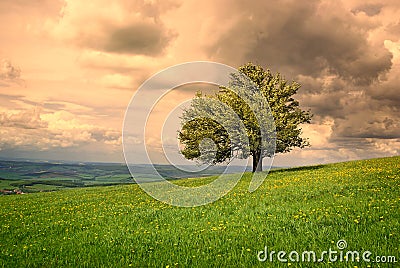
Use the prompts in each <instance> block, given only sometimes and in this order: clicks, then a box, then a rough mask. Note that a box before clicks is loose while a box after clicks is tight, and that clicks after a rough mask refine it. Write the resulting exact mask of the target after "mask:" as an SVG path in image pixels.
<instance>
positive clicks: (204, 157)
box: [178, 63, 312, 172]
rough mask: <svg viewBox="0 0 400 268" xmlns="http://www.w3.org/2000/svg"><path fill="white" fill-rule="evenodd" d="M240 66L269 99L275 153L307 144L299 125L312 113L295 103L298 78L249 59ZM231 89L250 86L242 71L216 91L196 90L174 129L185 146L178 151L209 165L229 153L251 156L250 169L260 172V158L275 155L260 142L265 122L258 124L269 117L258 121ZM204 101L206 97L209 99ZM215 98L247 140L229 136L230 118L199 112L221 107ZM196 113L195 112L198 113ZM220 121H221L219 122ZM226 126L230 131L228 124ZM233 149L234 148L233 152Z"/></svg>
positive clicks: (257, 88) (217, 161) (237, 134)
mask: <svg viewBox="0 0 400 268" xmlns="http://www.w3.org/2000/svg"><path fill="white" fill-rule="evenodd" d="M238 71H239V72H240V73H241V74H244V75H246V77H248V78H249V79H250V80H251V81H252V82H253V83H254V84H255V86H256V87H253V88H255V89H254V90H257V91H258V92H259V93H261V96H263V97H264V98H265V99H266V100H267V102H268V104H269V107H270V114H272V116H273V118H274V122H275V129H274V130H275V133H276V140H275V141H276V145H275V146H276V147H275V148H274V153H286V152H290V151H291V150H292V149H294V148H295V147H298V148H304V147H306V146H309V145H310V144H309V143H308V141H307V139H306V138H303V137H301V133H302V130H301V128H300V124H304V123H310V122H311V117H312V114H311V113H310V112H309V111H304V110H302V109H301V108H299V102H298V101H297V100H295V99H294V98H293V95H295V94H296V93H297V91H298V90H299V88H300V87H301V85H300V84H298V83H296V82H292V83H288V82H287V81H286V80H285V79H284V78H283V77H282V76H281V74H279V73H277V74H275V75H273V74H272V73H271V72H270V70H264V69H263V68H262V67H261V66H259V65H254V64H253V63H247V64H245V65H243V66H241V67H239V69H238ZM232 88H240V89H244V90H252V88H249V87H248V86H247V85H246V83H245V82H244V80H243V79H241V78H240V76H238V75H234V74H233V75H232V77H231V82H230V84H229V85H228V87H221V88H220V90H219V91H218V92H217V93H215V94H213V95H203V94H202V93H201V92H198V93H197V94H196V96H195V98H194V99H193V101H192V104H191V107H190V108H188V109H186V110H185V111H184V113H183V116H182V118H181V119H182V129H181V131H180V132H179V133H178V138H179V140H180V142H181V143H182V144H183V145H184V148H183V149H182V150H181V153H182V154H183V155H184V156H185V158H187V159H197V160H199V161H201V162H210V163H212V164H216V163H221V162H224V161H226V160H229V159H231V158H232V157H238V158H248V157H249V156H252V159H253V172H256V171H262V159H263V158H264V157H271V156H272V155H273V154H271V150H270V144H264V143H263V140H264V139H263V138H262V131H261V129H262V128H263V127H264V126H263V125H260V124H267V121H268V120H263V122H259V121H260V120H257V114H255V112H254V105H252V104H250V105H249V103H248V102H246V101H245V100H243V99H242V98H241V97H239V95H238V94H237V92H238V91H237V90H236V91H235V90H232ZM254 93H256V92H254ZM207 100H209V101H208V102H207ZM210 100H214V102H211V103H212V105H210ZM216 103H222V104H225V105H226V106H229V107H230V108H231V109H232V110H233V111H234V112H235V113H236V114H237V116H238V117H239V118H240V120H241V122H242V123H243V125H244V127H245V129H246V135H247V138H248V144H247V145H245V144H244V143H243V142H241V141H242V140H243V139H242V137H241V134H240V133H239V132H235V134H234V135H229V134H232V133H230V132H232V131H235V129H236V128H235V125H237V124H238V123H237V122H234V120H233V119H232V118H231V119H227V118H225V117H224V119H223V120H222V119H218V120H216V119H213V118H209V117H208V118H207V116H203V117H202V116H199V115H201V114H204V113H205V111H209V110H213V109H214V110H217V111H218V110H221V107H219V106H218V105H217V104H216ZM259 103H260V102H258V103H257V104H255V105H256V106H257V105H258V106H257V108H258V109H264V110H265V109H268V107H260V104H259ZM250 106H252V107H250ZM213 114H218V112H215V111H214V113H213ZM194 115H197V117H196V116H194ZM221 122H223V123H222V124H221ZM227 126H228V128H229V131H227V129H226V128H227ZM267 129H271V126H268V128H267ZM236 136H239V138H238V139H236V140H233V139H235V138H232V137H236ZM202 141H203V142H202ZM204 141H207V142H204ZM211 141H212V142H211ZM210 143H213V146H214V148H213V149H212V150H211V149H210V148H212V146H211V145H210ZM210 146H211V147H210ZM268 146H269V147H268ZM232 152H236V153H234V154H233V153H232ZM211 156H212V157H213V159H212V160H211V159H210V158H211Z"/></svg>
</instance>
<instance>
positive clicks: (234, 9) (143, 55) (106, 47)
mask: <svg viewBox="0 0 400 268" xmlns="http://www.w3.org/2000/svg"><path fill="white" fill-rule="evenodd" d="M399 18H400V4H399V2H398V1H396V0H391V1H361V0H356V1H355V0H350V1H294V0H285V1H161V0H160V1H156V0H153V1H151V0H149V1H146V0H135V1H128V0H119V1H115V0H113V1H105V0H95V1H78V0H65V1H53V0H39V1H30V0H20V1H11V0H2V1H1V2H0V36H1V42H0V64H1V65H0V103H1V106H0V124H1V129H0V157H13V158H18V157H21V158H37V159H60V160H77V161H110V162H121V161H124V160H123V154H122V146H121V129H122V124H123V117H124V113H125V109H126V107H127V105H128V103H129V100H130V98H131V97H132V96H133V94H134V92H135V90H136V89H137V88H138V87H139V86H140V84H141V83H143V82H144V81H145V80H146V79H147V78H149V77H150V76H151V75H152V74H155V73H156V72H158V71H160V70H162V69H164V68H166V67H168V66H171V65H175V64H179V63H182V62H187V61H198V60H209V61H215V62H220V63H224V64H228V65H231V66H233V67H235V68H236V67H238V66H240V65H241V64H244V63H246V62H248V61H253V62H256V63H258V64H261V65H263V66H264V67H267V68H270V69H271V70H272V71H273V72H277V71H279V72H281V73H283V75H285V76H286V77H287V78H288V79H289V80H296V81H298V82H300V83H301V84H302V85H303V87H302V88H301V89H300V91H299V93H298V98H299V100H300V103H301V105H302V107H303V108H307V109H308V108H309V109H311V111H312V112H313V113H314V118H313V123H312V124H311V125H307V126H304V128H303V130H304V136H306V137H309V138H310V142H311V144H312V147H311V148H308V149H305V150H301V151H300V150H295V151H294V152H292V153H290V154H286V155H284V156H278V157H276V161H275V165H301V164H313V163H325V162H335V161H345V160H349V159H359V158H369V157H378V156H389V155H398V154H399V152H400V149H399V148H400V134H399V133H400V121H399V116H398V115H399V109H400V97H399V96H400V94H399V86H398V85H399V82H400V78H399V77H400V65H399V63H400V58H399V56H400V19H399ZM192 93H193V92H192V91H188V90H184V89H180V90H177V91H176V92H175V93H172V94H176V96H184V98H186V99H190V98H191V94H192ZM149 94H150V93H149ZM152 94H156V93H154V92H153V93H152ZM171 99H172V100H176V101H177V102H178V101H181V99H180V98H178V97H173V98H171ZM172 100H168V101H164V102H161V103H160V106H159V107H158V108H157V109H158V110H159V111H161V112H163V113H164V114H168V113H169V112H170V111H169V110H170V109H171V108H173V107H174V105H175V103H174V102H173V101H172ZM138 116H140V111H138ZM155 125H156V123H154V127H153V128H152V125H150V131H149V133H150V134H149V138H157V137H159V136H160V134H159V132H158V131H156V129H158V128H157V127H155ZM137 142H138V143H140V142H143V141H140V140H138V141H137ZM154 144H155V146H154V148H153V149H151V150H153V151H154V152H157V150H158V149H157V148H158V147H157V146H159V144H157V142H154ZM143 157H145V154H144V152H138V162H141V159H143Z"/></svg>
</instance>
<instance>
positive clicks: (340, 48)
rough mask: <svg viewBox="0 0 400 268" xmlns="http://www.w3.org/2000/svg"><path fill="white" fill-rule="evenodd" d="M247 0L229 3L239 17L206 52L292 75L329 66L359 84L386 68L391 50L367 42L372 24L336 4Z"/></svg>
mask: <svg viewBox="0 0 400 268" xmlns="http://www.w3.org/2000/svg"><path fill="white" fill-rule="evenodd" d="M252 3H253V4H252V5H250V4H249V3H243V4H237V5H233V7H232V8H234V9H235V11H234V13H237V15H236V16H237V17H238V20H237V21H236V23H235V25H234V26H233V27H232V28H231V29H230V30H229V31H227V32H226V33H225V34H223V35H222V36H221V37H220V38H219V39H218V41H217V42H216V43H215V44H213V45H212V46H210V47H209V53H210V55H212V56H213V57H216V58H220V59H228V61H231V63H233V64H236V65H238V64H243V62H245V61H248V60H251V61H255V62H258V63H262V64H263V65H267V66H269V67H270V68H271V69H272V70H277V71H281V72H283V73H286V74H288V75H289V77H291V78H294V77H295V76H296V75H298V74H303V75H310V76H313V77H317V76H319V75H320V74H321V71H326V70H328V71H329V73H332V74H337V75H339V76H340V77H343V78H344V79H346V80H349V81H352V82H353V83H355V84H363V85H365V84H370V83H371V82H372V81H374V80H376V79H377V78H378V77H379V75H380V74H383V73H385V72H387V71H388V70H389V69H390V67H391V58H392V55H391V53H390V52H389V51H388V50H387V49H386V48H385V47H384V46H383V44H381V45H380V46H372V45H371V44H370V43H369V41H368V31H369V30H370V29H371V28H372V27H374V26H373V25H372V24H371V25H368V24H361V23H359V22H358V21H357V20H356V18H355V16H354V14H353V13H351V12H350V11H346V10H344V8H343V7H341V6H340V5H339V4H337V5H335V6H334V8H332V9H329V8H330V7H326V6H324V5H322V4H320V2H319V1H286V3H285V4H283V3H282V2H272V1H260V2H257V3H254V2H252ZM227 13H228V14H230V13H231V12H227ZM237 51H243V53H242V57H238V56H237V54H238V53H237Z"/></svg>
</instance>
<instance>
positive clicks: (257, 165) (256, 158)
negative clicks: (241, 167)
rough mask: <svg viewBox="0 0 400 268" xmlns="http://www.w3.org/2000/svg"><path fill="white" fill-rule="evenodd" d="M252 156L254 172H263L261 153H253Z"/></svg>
mask: <svg viewBox="0 0 400 268" xmlns="http://www.w3.org/2000/svg"><path fill="white" fill-rule="evenodd" d="M252 156H253V171H252V172H260V171H262V157H261V152H260V151H256V152H253V153H252Z"/></svg>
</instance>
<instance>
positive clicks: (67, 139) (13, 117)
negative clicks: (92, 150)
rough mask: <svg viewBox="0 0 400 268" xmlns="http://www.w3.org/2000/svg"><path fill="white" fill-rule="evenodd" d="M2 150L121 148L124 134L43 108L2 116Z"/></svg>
mask: <svg viewBox="0 0 400 268" xmlns="http://www.w3.org/2000/svg"><path fill="white" fill-rule="evenodd" d="M0 123H1V126H2V127H1V130H0V136H1V138H0V148H2V149H9V148H14V149H16V150H17V149H29V150H39V151H47V150H52V149H55V148H71V147H78V146H83V145H87V144H93V143H102V144H105V145H109V146H113V147H115V146H117V147H118V148H119V146H120V145H121V131H118V130H114V129H111V128H107V127H100V126H96V125H93V124H90V123H87V122H85V121H84V120H83V119H80V118H79V117H78V116H76V115H74V114H72V113H70V112H67V111H62V110H61V111H56V112H52V113H44V112H43V110H42V109H41V108H35V109H31V110H21V111H13V112H3V113H1V114H0Z"/></svg>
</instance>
